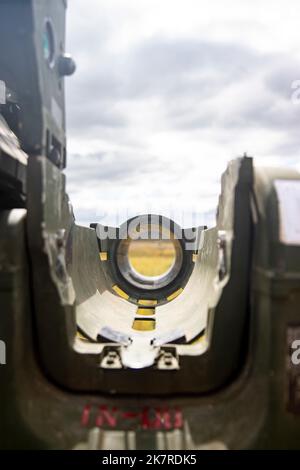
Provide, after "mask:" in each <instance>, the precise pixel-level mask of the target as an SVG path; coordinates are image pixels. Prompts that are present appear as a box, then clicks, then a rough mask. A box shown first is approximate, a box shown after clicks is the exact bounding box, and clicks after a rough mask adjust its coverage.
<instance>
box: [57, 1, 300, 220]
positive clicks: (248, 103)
mask: <svg viewBox="0 0 300 470" xmlns="http://www.w3.org/2000/svg"><path fill="white" fill-rule="evenodd" d="M299 18H300V2H299V0H289V1H287V0H244V1H241V0H226V1H224V0H210V1H205V2H204V1H201V0H70V1H69V8H68V50H69V51H70V52H71V53H72V55H73V56H74V58H75V59H76V62H77V72H76V74H75V75H74V76H73V77H71V78H69V79H68V81H67V121H68V137H69V141H68V152H69V157H68V169H67V172H66V173H67V180H68V191H69V193H70V196H71V200H72V203H73V206H74V210H75V215H76V217H77V220H78V222H81V223H84V224H88V223H89V222H90V221H97V222H104V223H114V221H115V215H116V214H117V213H119V214H120V215H119V217H120V219H126V217H127V214H128V215H133V214H135V213H143V212H150V211H151V212H155V213H163V214H166V215H169V216H170V215H171V216H173V217H174V218H175V219H176V220H177V221H178V222H179V223H182V224H183V225H188V223H189V219H190V215H191V214H193V213H194V214H195V218H196V220H195V222H197V223H205V222H208V223H210V222H211V214H212V213H213V211H214V209H215V207H216V204H217V196H218V193H219V189H220V188H219V181H220V176H221V173H222V171H224V169H225V168H226V164H227V162H228V161H229V160H231V159H232V158H235V157H236V156H239V155H241V154H243V153H244V152H247V153H248V154H249V155H251V156H254V157H255V159H256V161H257V162H258V163H259V164H266V165H287V166H293V167H296V168H298V169H299V170H300V132H299V131H300V129H299V127H300V100H297V99H296V100H295V99H294V100H292V99H291V96H292V93H293V88H292V84H293V83H294V86H297V82H295V81H296V80H300V35H299ZM299 83H300V82H299ZM298 85H299V84H298ZM298 101H299V104H298Z"/></svg>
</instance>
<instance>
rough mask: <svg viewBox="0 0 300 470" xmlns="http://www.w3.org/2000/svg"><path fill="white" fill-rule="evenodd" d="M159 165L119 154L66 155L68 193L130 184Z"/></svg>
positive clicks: (154, 161) (140, 157) (139, 157)
mask: <svg viewBox="0 0 300 470" xmlns="http://www.w3.org/2000/svg"><path fill="white" fill-rule="evenodd" d="M161 170H162V165H161V163H159V161H158V160H156V159H155V158H153V156H149V155H146V156H145V155H142V154H141V155H138V156H136V155H135V156H132V155H129V154H126V153H122V152H118V153H116V152H106V153H105V152H102V153H101V152H100V153H96V154H90V155H79V154H75V155H70V156H69V159H68V171H67V176H68V181H69V188H70V190H71V191H76V188H77V189H78V190H80V189H82V186H84V185H86V186H98V185H101V184H105V183H107V184H110V183H112V184H113V183H115V182H122V184H124V183H127V184H130V182H131V181H133V180H135V179H136V178H146V177H147V175H148V174H150V173H152V172H154V171H161Z"/></svg>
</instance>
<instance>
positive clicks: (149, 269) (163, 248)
mask: <svg viewBox="0 0 300 470" xmlns="http://www.w3.org/2000/svg"><path fill="white" fill-rule="evenodd" d="M128 261H129V264H130V265H131V267H132V268H133V269H134V270H135V271H136V272H137V273H138V274H140V275H142V276H146V277H157V276H164V275H165V274H167V273H168V271H169V270H170V269H171V268H172V267H173V266H174V264H175V261H176V250H175V246H174V243H173V241H172V240H131V242H130V244H129V247H128Z"/></svg>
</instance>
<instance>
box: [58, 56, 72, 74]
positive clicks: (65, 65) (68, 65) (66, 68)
mask: <svg viewBox="0 0 300 470" xmlns="http://www.w3.org/2000/svg"><path fill="white" fill-rule="evenodd" d="M75 70H76V63H75V61H74V60H73V58H72V57H71V56H70V55H69V54H63V55H61V56H60V57H59V59H58V73H59V75H60V76H61V77H66V76H70V75H73V73H74V72H75Z"/></svg>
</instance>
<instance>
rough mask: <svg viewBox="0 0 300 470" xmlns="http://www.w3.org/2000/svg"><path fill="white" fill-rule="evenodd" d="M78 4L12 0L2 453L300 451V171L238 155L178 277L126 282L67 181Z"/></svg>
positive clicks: (3, 156) (6, 108) (0, 229)
mask: <svg viewBox="0 0 300 470" xmlns="http://www.w3.org/2000/svg"><path fill="white" fill-rule="evenodd" d="M65 8H66V2H65V1H63V0H52V1H51V2H50V1H45V0H31V1H30V0H23V1H22V0H13V1H7V0H6V1H4V0H1V1H0V83H1V86H0V103H1V104H0V111H1V116H0V195H1V204H0V340H1V342H2V343H1V345H2V344H4V345H5V355H6V357H5V359H6V361H5V362H6V364H0V390H1V401H0V418H1V419H0V448H2V449H19V448H22V449H42V448H47V449H89V448H92V449H112V448H114V449H162V450H168V449H206V448H207V449H248V448H299V442H300V365H299V364H298V362H299V361H298V360H297V357H298V356H297V341H298V340H300V317H299V305H300V236H299V232H300V230H299V220H300V217H299V215H300V214H299V212H300V208H299V204H298V203H297V201H299V200H300V189H299V188H300V175H299V173H298V172H297V171H295V170H291V169H280V168H276V169H275V168H259V167H256V166H255V165H254V164H253V160H252V158H249V157H247V156H244V157H242V158H238V159H236V160H234V161H232V162H230V163H229V165H228V168H227V170H226V171H225V173H224V174H223V176H222V184H221V195H220V198H219V204H218V208H217V221H216V226H215V227H212V228H209V229H207V228H206V227H198V228H195V233H197V234H198V235H199V237H198V238H197V244H195V245H194V246H193V249H192V252H191V253H186V252H185V251H184V250H187V249H188V248H187V244H186V240H184V242H180V243H181V244H180V250H181V252H182V253H183V254H182V256H181V257H180V259H181V262H182V265H180V269H179V268H178V273H179V274H177V272H176V275H175V274H174V276H175V277H174V279H173V278H172V281H170V284H168V285H165V284H164V283H161V285H159V284H157V285H156V288H155V289H153V291H151V289H148V291H147V292H146V289H144V290H143V285H142V283H141V285H139V284H137V285H134V284H130V282H129V283H128V279H126V278H125V277H124V276H123V278H122V270H120V269H119V268H118V269H119V270H118V269H117V268H116V265H115V262H116V259H117V258H116V257H117V254H118V249H119V242H120V239H119V238H120V237H119V238H118V237H117V239H115V240H113V241H111V240H103V239H102V238H101V237H99V230H98V231H97V224H96V225H92V226H91V227H90V228H88V227H82V226H79V225H77V224H76V221H75V218H74V215H73V211H72V206H71V205H70V201H69V198H68V195H67V194H66V191H65V175H64V174H63V173H62V169H63V168H64V167H65V162H66V157H65V156H66V152H65V148H66V146H65V117H64V116H65V105H64V76H65V75H70V74H71V73H72V72H73V71H74V68H75V66H74V62H73V61H72V59H71V58H70V57H69V56H68V55H66V54H65ZM1 87H2V88H1ZM1 90H2V93H1ZM1 100H2V101H1ZM93 222H94V221H93ZM100 228H101V227H100ZM98 229H99V227H98ZM117 233H119V232H118V231H117ZM178 246H179V245H178ZM182 250H183V251H182ZM121 254H122V256H123V255H124V253H123V252H122V253H121ZM182 260H183V261H182ZM126 269H127V268H126ZM178 276H179V277H178ZM145 322H146V323H145ZM149 322H150V323H151V328H150V327H149V325H150V323H149ZM145 324H147V325H146V327H145ZM2 362H3V361H2Z"/></svg>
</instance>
